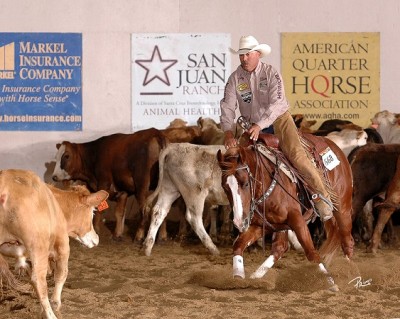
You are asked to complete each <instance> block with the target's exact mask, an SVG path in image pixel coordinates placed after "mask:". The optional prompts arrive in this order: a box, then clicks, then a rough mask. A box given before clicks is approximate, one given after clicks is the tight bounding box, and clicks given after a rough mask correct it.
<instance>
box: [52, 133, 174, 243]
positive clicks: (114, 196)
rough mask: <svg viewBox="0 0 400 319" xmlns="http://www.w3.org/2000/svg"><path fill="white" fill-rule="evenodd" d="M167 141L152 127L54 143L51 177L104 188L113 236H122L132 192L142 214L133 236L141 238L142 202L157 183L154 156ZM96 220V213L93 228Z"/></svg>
mask: <svg viewBox="0 0 400 319" xmlns="http://www.w3.org/2000/svg"><path fill="white" fill-rule="evenodd" d="M167 144H168V140H167V138H166V137H165V136H164V134H163V133H162V132H160V131H159V130H157V129H154V128H150V129H147V130H141V131H137V132H135V133H133V134H112V135H108V136H103V137H100V138H99V139H97V140H94V141H91V142H86V143H71V142H68V141H64V142H62V144H57V149H58V152H57V154H56V165H55V168H54V172H53V180H54V181H63V180H80V181H83V182H85V183H87V185H88V187H89V189H90V190H91V191H97V190H100V189H103V190H105V191H107V192H108V193H109V194H110V200H112V201H115V202H116V205H115V219H116V226H115V231H114V238H115V239H121V238H122V234H123V231H124V224H125V214H126V203H127V199H128V197H129V196H131V195H135V196H136V200H137V202H138V206H139V211H140V212H141V213H142V218H141V223H140V225H139V227H138V230H137V232H136V237H135V239H136V240H137V241H141V240H142V239H143V237H144V229H145V223H146V219H145V218H144V215H143V204H144V201H145V199H146V197H147V196H148V195H149V194H150V190H151V189H155V188H156V186H157V180H158V156H159V154H160V151H161V149H162V148H164V147H165V146H166V145H167ZM100 219H101V217H100V214H96V216H95V229H96V230H97V231H98V230H99V228H100Z"/></svg>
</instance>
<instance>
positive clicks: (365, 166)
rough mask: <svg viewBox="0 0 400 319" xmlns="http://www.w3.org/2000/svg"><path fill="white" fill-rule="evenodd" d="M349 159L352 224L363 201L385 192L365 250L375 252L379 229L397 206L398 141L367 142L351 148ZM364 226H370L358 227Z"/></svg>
mask: <svg viewBox="0 0 400 319" xmlns="http://www.w3.org/2000/svg"><path fill="white" fill-rule="evenodd" d="M349 162H350V165H351V169H352V171H353V182H354V183H353V184H354V187H353V210H354V214H355V216H356V218H357V220H356V223H360V216H361V214H362V210H363V207H364V206H365V204H366V202H367V201H369V200H370V199H372V198H374V197H375V196H377V195H379V194H381V193H382V192H385V191H386V197H385V200H384V202H383V203H382V204H381V205H379V206H380V207H379V209H378V211H379V217H378V221H377V224H376V226H375V229H374V231H373V235H372V239H371V243H370V245H369V247H368V251H370V252H376V251H377V249H378V247H379V244H380V240H381V234H382V231H383V228H384V227H385V225H386V223H387V222H388V220H389V219H390V216H391V215H392V213H393V212H394V211H395V210H396V209H398V208H400V206H399V205H400V144H375V143H368V144H367V145H365V146H362V147H360V148H358V149H355V150H354V151H353V152H352V153H351V154H350V155H349ZM368 227H371V226H368V225H363V224H361V225H360V230H363V228H366V229H368ZM361 235H362V237H364V238H365V236H363V234H361ZM367 237H368V236H367Z"/></svg>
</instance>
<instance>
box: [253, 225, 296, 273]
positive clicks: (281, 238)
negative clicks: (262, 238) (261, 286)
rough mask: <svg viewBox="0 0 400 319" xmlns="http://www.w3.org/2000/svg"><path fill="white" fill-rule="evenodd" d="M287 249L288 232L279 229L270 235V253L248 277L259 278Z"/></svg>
mask: <svg viewBox="0 0 400 319" xmlns="http://www.w3.org/2000/svg"><path fill="white" fill-rule="evenodd" d="M288 249H289V244H288V232H287V231H280V232H276V233H274V234H273V235H272V247H271V255H269V256H268V258H267V259H266V260H265V261H264V262H263V264H262V265H261V266H260V267H258V269H257V270H256V271H255V272H254V273H252V274H251V276H250V278H253V279H255V278H261V277H263V276H264V275H265V274H266V273H267V271H268V270H270V269H271V268H272V266H273V265H274V264H275V262H276V261H278V260H279V259H280V258H281V257H282V255H283V254H284V253H285V252H286V251H287V250H288Z"/></svg>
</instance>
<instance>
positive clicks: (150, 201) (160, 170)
mask: <svg viewBox="0 0 400 319" xmlns="http://www.w3.org/2000/svg"><path fill="white" fill-rule="evenodd" d="M167 144H168V143H167ZM167 150H168V149H167V148H166V147H164V148H163V149H162V150H161V152H160V156H159V159H158V183H157V187H156V189H155V190H154V192H153V193H151V194H150V195H149V196H148V197H147V198H146V201H145V203H144V213H145V214H146V215H147V214H150V211H151V209H152V208H153V205H154V203H155V202H156V200H157V197H158V194H159V193H160V188H161V185H162V181H163V178H164V165H165V164H164V163H165V158H166V156H167V154H168V151H167Z"/></svg>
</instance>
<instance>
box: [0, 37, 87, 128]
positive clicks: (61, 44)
mask: <svg viewBox="0 0 400 319" xmlns="http://www.w3.org/2000/svg"><path fill="white" fill-rule="evenodd" d="M0 130H2V131H81V130H82V35H81V34H80V33H0Z"/></svg>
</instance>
